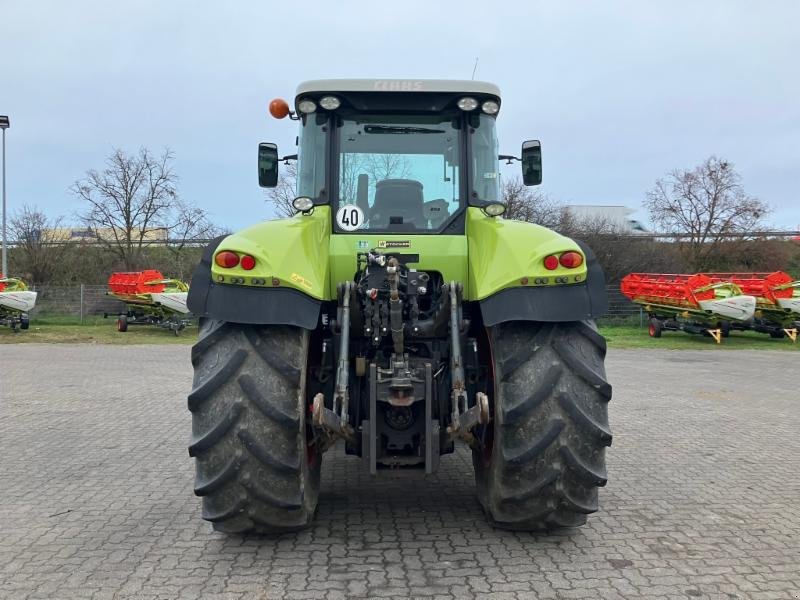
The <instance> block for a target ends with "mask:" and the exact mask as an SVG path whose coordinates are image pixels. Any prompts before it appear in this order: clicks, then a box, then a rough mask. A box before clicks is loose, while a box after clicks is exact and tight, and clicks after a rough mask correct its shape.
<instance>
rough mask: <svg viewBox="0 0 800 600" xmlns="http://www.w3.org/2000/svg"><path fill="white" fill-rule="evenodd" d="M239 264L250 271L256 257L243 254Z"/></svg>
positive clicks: (254, 264)
mask: <svg viewBox="0 0 800 600" xmlns="http://www.w3.org/2000/svg"><path fill="white" fill-rule="evenodd" d="M239 264H241V265H242V268H243V269H244V270H245V271H252V269H253V267H255V266H256V259H255V258H253V257H252V256H250V255H249V254H245V255H244V256H243V257H242V260H241V262H240V263H239Z"/></svg>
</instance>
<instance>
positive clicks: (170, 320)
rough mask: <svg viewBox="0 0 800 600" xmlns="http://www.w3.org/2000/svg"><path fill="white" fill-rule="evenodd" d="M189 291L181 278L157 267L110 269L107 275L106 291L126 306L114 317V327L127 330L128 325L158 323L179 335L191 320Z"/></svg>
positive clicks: (159, 325)
mask: <svg viewBox="0 0 800 600" xmlns="http://www.w3.org/2000/svg"><path fill="white" fill-rule="evenodd" d="M188 291H189V286H187V285H186V284H185V283H183V282H182V281H178V280H177V279H166V278H164V276H163V275H162V274H161V272H160V271H156V270H148V271H135V272H129V273H113V274H112V275H111V277H109V279H108V295H109V296H113V297H114V298H116V299H118V300H121V301H122V302H124V303H125V305H126V307H127V311H126V312H125V313H123V314H120V315H119V316H118V318H117V330H118V331H122V332H124V331H127V330H128V326H129V325H157V326H158V327H163V328H164V329H169V330H170V331H173V332H174V333H175V335H178V332H179V331H181V330H182V329H184V328H185V327H186V326H187V325H190V324H191V322H192V321H191V318H189V309H188V308H186V295H187V292H188ZM105 316H106V317H107V316H108V314H106V315H105Z"/></svg>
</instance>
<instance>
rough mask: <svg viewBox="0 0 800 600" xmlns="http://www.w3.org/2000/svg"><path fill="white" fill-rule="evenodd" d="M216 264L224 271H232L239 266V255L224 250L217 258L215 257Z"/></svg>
mask: <svg viewBox="0 0 800 600" xmlns="http://www.w3.org/2000/svg"><path fill="white" fill-rule="evenodd" d="M214 262H215V263H217V265H219V266H220V267H222V268H223V269H232V268H233V267H235V266H236V265H238V264H239V255H238V254H236V253H235V252H229V251H228V250H223V251H222V252H220V253H219V254H217V256H216V257H214Z"/></svg>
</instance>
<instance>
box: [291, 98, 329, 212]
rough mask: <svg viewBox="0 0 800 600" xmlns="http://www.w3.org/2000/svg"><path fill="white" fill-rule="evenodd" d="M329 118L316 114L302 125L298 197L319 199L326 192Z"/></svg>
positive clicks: (306, 118) (298, 157)
mask: <svg viewBox="0 0 800 600" xmlns="http://www.w3.org/2000/svg"><path fill="white" fill-rule="evenodd" d="M326 129H327V117H326V115H324V114H317V113H314V114H312V115H310V116H307V117H305V121H304V122H303V123H302V124H301V125H300V147H299V148H298V151H297V195H298V196H308V197H309V198H319V197H320V196H322V195H323V194H324V192H325V137H326V136H325V133H326Z"/></svg>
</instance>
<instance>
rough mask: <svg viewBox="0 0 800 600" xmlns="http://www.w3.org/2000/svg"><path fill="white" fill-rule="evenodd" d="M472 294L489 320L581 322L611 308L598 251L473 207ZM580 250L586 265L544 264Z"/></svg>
mask: <svg viewBox="0 0 800 600" xmlns="http://www.w3.org/2000/svg"><path fill="white" fill-rule="evenodd" d="M467 237H468V240H469V277H470V286H469V289H470V291H471V297H470V298H468V299H469V300H477V301H478V302H479V305H480V307H481V313H482V315H483V321H484V324H486V325H487V326H491V325H496V324H497V323H502V322H505V321H582V320H585V319H594V318H597V317H599V316H601V315H603V314H604V313H605V312H606V310H607V308H608V300H607V298H606V292H605V278H604V276H603V270H602V268H601V267H600V264H599V263H598V262H597V257H596V256H595V254H594V253H593V252H592V251H591V250H590V249H589V248H588V246H586V245H585V244H583V243H581V242H577V241H575V240H572V239H570V238H568V237H565V236H563V235H560V234H558V233H556V232H555V231H552V230H550V229H547V228H545V227H541V226H539V225H535V224H533V223H524V222H521V221H514V220H509V219H495V218H491V217H488V216H486V215H485V214H484V213H483V212H482V211H480V210H479V209H475V208H470V209H469V212H468V219H467ZM568 251H578V252H579V253H580V254H582V255H583V257H584V261H583V264H582V265H580V266H579V267H577V268H571V269H568V268H566V267H563V266H561V265H557V266H556V268H555V269H554V270H548V269H546V268H545V266H544V259H545V257H547V256H549V255H551V254H552V255H558V256H560V255H561V254H562V253H564V252H568Z"/></svg>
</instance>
